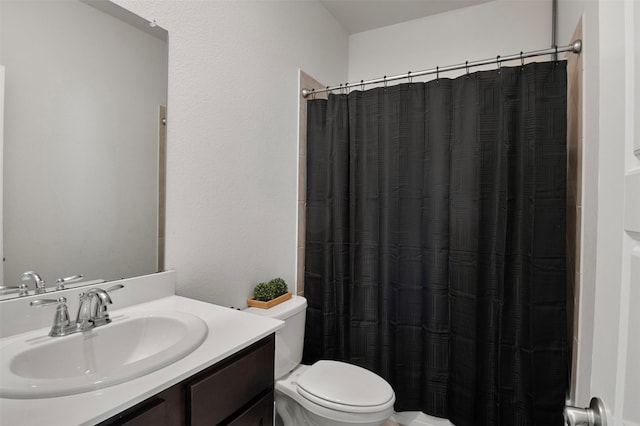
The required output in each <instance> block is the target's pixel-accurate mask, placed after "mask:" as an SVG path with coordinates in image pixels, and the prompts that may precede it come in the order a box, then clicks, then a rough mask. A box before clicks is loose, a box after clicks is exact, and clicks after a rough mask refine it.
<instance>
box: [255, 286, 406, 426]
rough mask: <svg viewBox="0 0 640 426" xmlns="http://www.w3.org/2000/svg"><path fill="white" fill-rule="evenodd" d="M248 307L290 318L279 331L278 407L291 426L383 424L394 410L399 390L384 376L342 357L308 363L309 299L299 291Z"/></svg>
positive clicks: (263, 312)
mask: <svg viewBox="0 0 640 426" xmlns="http://www.w3.org/2000/svg"><path fill="white" fill-rule="evenodd" d="M245 311H246V312H250V313H253V314H258V315H262V316H268V317H271V318H276V319H279V320H282V321H285V325H284V327H283V328H281V329H280V330H278V331H277V332H276V353H275V380H276V384H275V389H276V396H275V399H276V411H277V413H278V414H279V415H280V417H281V418H282V420H283V422H284V425H285V426H303V425H309V426H348V425H361V426H378V425H380V424H382V423H383V422H384V421H385V420H387V419H388V418H389V417H390V416H391V415H392V414H393V404H394V402H395V400H396V397H395V394H394V392H393V389H392V388H391V386H390V385H389V383H387V382H386V381H385V380H384V379H383V378H382V377H380V376H378V375H376V374H375V373H372V372H371V371H369V370H366V369H364V368H361V367H357V366H355V365H352V364H347V363H344V362H338V361H324V360H323V361H318V362H316V363H315V364H313V365H302V364H300V361H301V360H302V346H303V342H304V323H305V319H306V312H307V300H306V299H305V298H304V297H301V296H293V297H292V298H291V299H289V300H287V301H286V302H283V303H281V304H279V305H277V306H274V307H273V308H271V309H259V308H247V309H245Z"/></svg>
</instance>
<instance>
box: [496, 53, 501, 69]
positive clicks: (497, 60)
mask: <svg viewBox="0 0 640 426" xmlns="http://www.w3.org/2000/svg"><path fill="white" fill-rule="evenodd" d="M496 65H498V74H500V55H498V56H497V57H496Z"/></svg>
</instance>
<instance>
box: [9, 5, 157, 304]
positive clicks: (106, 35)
mask: <svg viewBox="0 0 640 426" xmlns="http://www.w3.org/2000/svg"><path fill="white" fill-rule="evenodd" d="M0 43H1V44H0V65H2V66H3V67H4V75H5V78H4V129H3V138H2V139H0V144H2V145H3V146H2V145H0V148H3V149H1V150H0V152H3V156H2V157H0V158H1V159H2V160H3V161H2V166H1V167H2V168H3V174H4V179H3V185H2V190H1V191H0V200H2V206H3V211H2V216H3V221H2V228H1V229H0V235H1V236H2V237H3V245H2V249H3V253H2V254H3V258H4V262H3V263H2V266H0V276H2V277H3V283H0V284H3V285H2V287H1V288H0V297H1V298H6V297H7V295H8V297H15V296H18V295H19V294H20V293H23V294H24V289H23V291H22V292H19V291H18V289H16V288H15V287H17V286H19V285H21V284H26V285H28V291H29V292H30V293H31V294H32V293H33V292H34V291H35V287H36V281H37V280H35V279H33V276H32V275H29V276H27V277H25V280H24V281H23V280H22V279H21V277H22V276H23V273H24V272H27V271H32V272H34V273H35V274H37V275H38V276H39V277H40V279H41V280H43V281H45V282H46V284H45V290H44V291H53V290H54V289H55V288H56V281H57V280H58V279H64V278H70V277H74V276H76V275H82V278H80V279H72V280H68V281H69V282H68V283H63V284H64V285H66V286H67V288H69V287H71V286H77V285H85V284H88V283H90V284H93V283H96V282H101V281H111V280H116V279H121V278H127V277H132V276H138V275H145V274H149V273H153V272H157V271H159V270H163V265H162V263H163V261H162V255H163V242H162V237H163V217H162V215H161V214H159V212H160V210H162V209H159V206H161V205H162V204H163V201H162V200H163V191H164V189H163V187H162V185H160V180H161V179H160V177H161V176H162V174H163V173H164V169H163V164H164V161H165V159H164V154H161V151H162V152H164V150H163V149H161V148H163V144H164V126H163V124H162V121H163V120H162V119H163V116H164V109H163V107H164V106H165V105H166V93H167V34H166V31H164V30H162V29H161V28H159V27H151V26H150V25H149V24H148V22H146V21H145V20H143V19H142V18H140V17H137V16H135V15H133V14H131V13H130V12H128V11H126V10H124V9H122V8H120V7H119V6H117V5H115V4H112V3H109V2H107V1H102V0H99V1H84V2H81V1H77V0H64V1H28V2H25V1H21V0H18V1H7V0H3V1H2V2H0ZM58 284H60V283H58ZM40 292H42V289H40Z"/></svg>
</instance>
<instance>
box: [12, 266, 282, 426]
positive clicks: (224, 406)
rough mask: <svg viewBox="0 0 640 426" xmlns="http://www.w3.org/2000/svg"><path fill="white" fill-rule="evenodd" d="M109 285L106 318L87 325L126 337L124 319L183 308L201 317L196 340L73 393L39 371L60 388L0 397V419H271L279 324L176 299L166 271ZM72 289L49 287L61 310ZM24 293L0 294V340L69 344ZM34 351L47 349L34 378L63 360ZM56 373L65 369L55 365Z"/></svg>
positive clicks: (109, 421) (69, 422)
mask: <svg viewBox="0 0 640 426" xmlns="http://www.w3.org/2000/svg"><path fill="white" fill-rule="evenodd" d="M118 282H119V283H122V284H123V285H124V288H122V289H121V290H118V291H117V292H114V293H113V294H112V295H111V298H112V299H113V305H110V307H109V311H110V312H109V313H110V316H111V318H112V323H111V324H107V325H104V326H103V327H101V328H99V329H96V330H105V331H106V330H107V328H108V327H113V328H112V329H111V330H112V331H111V332H112V333H113V330H117V332H118V333H120V332H122V333H124V334H126V333H127V332H126V331H124V330H126V329H127V327H128V325H127V324H128V323H127V322H126V321H128V320H130V319H131V318H133V319H135V318H137V317H139V316H144V317H156V316H159V317H162V316H163V315H164V316H166V317H167V318H170V317H171V316H172V315H177V316H180V315H189V316H195V317H197V318H199V319H200V320H202V322H204V324H206V329H207V333H206V337H204V338H203V341H202V343H201V344H200V345H199V346H197V347H196V348H195V349H194V350H193V351H192V352H190V353H188V354H186V355H184V356H181V357H180V358H179V359H177V360H175V361H172V362H171V363H170V364H169V365H165V366H162V367H159V368H158V369H156V370H155V371H152V372H149V373H146V374H144V375H141V376H139V377H133V378H131V379H127V380H125V381H123V382H121V383H119V384H113V385H110V386H106V387H102V385H97V386H96V387H97V389H93V390H89V391H83V392H80V393H73V394H64V393H65V392H64V389H65V387H66V386H67V384H66V383H65V379H64V378H51V377H45V378H44V379H43V380H57V382H56V383H57V384H59V385H60V389H61V393H63V394H62V395H59V396H58V395H55V394H54V395H52V396H48V397H35V398H34V397H32V396H33V395H31V396H29V394H28V393H27V394H25V397H3V398H0V424H3V425H5V424H6V425H20V424H33V425H40V424H42V425H44V424H46V425H61V426H62V425H64V426H69V425H96V424H100V425H151V424H153V425H216V424H229V425H253V424H256V425H258V424H261V425H270V424H272V419H273V409H274V407H273V385H274V381H273V377H274V371H273V368H274V358H273V357H274V344H275V337H274V333H275V331H276V330H277V329H279V328H280V327H281V326H282V322H281V321H278V320H272V319H268V318H260V317H258V316H255V315H252V314H249V313H245V312H241V311H237V310H235V309H230V308H227V307H222V306H216V305H212V304H209V303H204V302H200V301H197V300H192V299H187V298H184V297H180V296H176V295H175V294H173V293H174V290H173V289H174V288H175V273H174V272H165V273H161V274H152V275H149V276H145V277H139V278H133V279H127V280H121V281H118ZM163 282H164V283H163ZM99 287H104V286H99ZM105 288H106V287H105ZM84 290H85V291H86V290H87V288H84ZM79 292H80V290H78V289H74V290H69V291H68V292H67V291H65V292H64V294H63V292H61V293H60V294H57V293H56V297H60V296H64V297H66V298H67V300H68V305H69V312H71V313H73V312H75V309H76V307H77V302H75V301H76V299H77V297H78V295H77V293H79ZM34 297H35V296H34ZM34 297H32V296H30V297H27V298H22V299H16V300H11V301H5V302H3V303H2V306H0V324H1V325H0V327H1V330H0V331H1V332H2V335H1V336H2V338H1V339H0V345H2V347H3V348H4V349H6V347H8V345H14V346H15V345H18V347H20V345H23V342H25V343H24V345H25V346H26V348H27V349H32V347H37V346H38V345H40V344H43V342H44V343H47V342H49V343H50V342H52V341H51V340H50V339H62V340H57V341H55V343H56V344H58V342H61V343H62V344H64V343H65V342H71V339H69V338H70V337H71V336H64V337H49V336H47V333H48V332H49V328H50V326H51V319H52V317H53V310H54V309H48V308H33V307H30V306H29V303H30V301H31V300H32V299H34ZM150 299H151V300H150ZM74 302H75V305H76V306H74ZM121 330H122V331H121ZM89 333H91V332H89ZM107 334H108V333H103V335H105V336H106V335H107ZM174 334H175V333H174ZM95 336H98V333H93V335H91V334H86V335H85V334H84V333H82V334H81V337H83V338H84V339H91V338H92V337H93V338H98V339H99V338H100V337H95ZM161 336H166V339H167V340H168V339H171V331H170V330H169V329H167V332H166V333H165V332H164V330H161ZM64 339H68V340H67V341H65V340H64ZM136 339H140V338H139V337H136ZM154 340H155V341H158V340H163V338H154ZM121 342H122V346H127V345H134V343H132V342H133V341H131V340H127V339H126V338H124V337H123V339H122V340H121ZM5 353H6V352H5ZM43 353H51V359H47V360H46V361H45V362H44V363H42V364H43V365H44V366H45V367H42V369H41V368H40V367H38V368H34V370H36V371H35V372H34V374H33V375H34V376H37V375H38V374H43V373H38V371H41V370H42V371H45V372H46V371H47V370H46V366H51V368H58V366H60V365H62V366H64V362H65V360H64V359H55V358H56V356H55V353H53V352H43ZM136 356H137V355H136ZM96 359H97V358H96ZM1 362H2V364H3V368H4V367H5V364H7V363H9V360H7V359H2V360H1ZM126 362H127V364H129V363H130V361H126ZM60 363H62V364H60ZM56 371H66V370H65V369H64V368H58V369H57V370H56ZM22 374H24V373H22ZM71 374H72V373H71ZM26 375H30V374H29V373H27V374H26ZM43 375H44V376H46V375H47V374H46V373H44V374H43ZM107 376H108V375H107ZM3 381H5V384H6V383H7V380H6V379H4V378H3V377H1V376H0V385H2V382H3ZM56 387H57V386H54V387H53V388H54V389H55V388H56ZM5 388H6V386H5ZM52 392H54V393H55V390H54V391H52Z"/></svg>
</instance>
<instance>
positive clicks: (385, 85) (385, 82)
mask: <svg viewBox="0 0 640 426" xmlns="http://www.w3.org/2000/svg"><path fill="white" fill-rule="evenodd" d="M382 79H383V80H384V88H385V89H386V88H387V76H386V75H385V76H384V77H382Z"/></svg>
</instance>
